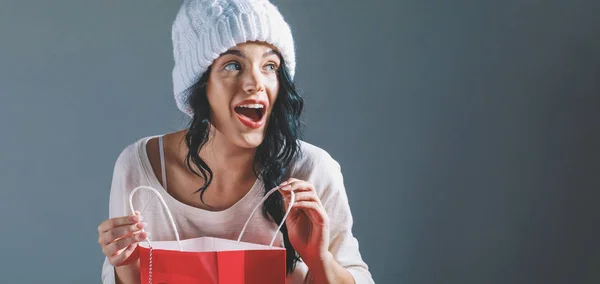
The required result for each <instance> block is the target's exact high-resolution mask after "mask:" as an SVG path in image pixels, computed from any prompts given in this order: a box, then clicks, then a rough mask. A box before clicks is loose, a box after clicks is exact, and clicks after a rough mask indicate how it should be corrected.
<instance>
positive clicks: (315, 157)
mask: <svg viewBox="0 0 600 284" xmlns="http://www.w3.org/2000/svg"><path fill="white" fill-rule="evenodd" d="M299 144H300V154H299V155H298V158H297V159H296V161H295V163H294V165H293V167H292V168H293V171H294V174H297V175H298V174H303V173H304V174H309V172H313V171H316V170H338V171H339V170H340V165H339V163H338V162H337V161H336V160H335V159H334V158H333V157H332V156H331V155H330V154H329V152H327V151H326V150H325V149H323V148H320V147H319V146H315V145H313V144H310V143H308V142H306V141H299Z"/></svg>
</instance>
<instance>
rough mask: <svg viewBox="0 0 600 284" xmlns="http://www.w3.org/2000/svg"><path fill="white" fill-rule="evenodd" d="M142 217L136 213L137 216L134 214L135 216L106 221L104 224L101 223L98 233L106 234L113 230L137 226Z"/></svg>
mask: <svg viewBox="0 0 600 284" xmlns="http://www.w3.org/2000/svg"><path fill="white" fill-rule="evenodd" d="M140 217H141V216H140V215H139V212H137V211H136V214H134V215H129V216H123V217H117V218H111V219H108V220H105V221H104V222H102V223H100V225H99V226H98V232H99V233H104V232H107V231H109V230H111V229H112V228H116V227H120V226H125V225H131V224H135V223H137V222H139V221H140V219H141V218H140Z"/></svg>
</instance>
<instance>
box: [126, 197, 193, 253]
mask: <svg viewBox="0 0 600 284" xmlns="http://www.w3.org/2000/svg"><path fill="white" fill-rule="evenodd" d="M140 189H148V190H150V191H152V192H153V193H154V194H156V196H157V197H158V199H160V203H162V206H163V207H164V208H165V210H166V211H167V215H168V216H169V221H171V226H172V228H173V231H174V232H175V238H177V243H178V244H179V250H180V251H183V246H182V245H181V240H179V232H178V231H177V226H175V221H173V216H172V215H171V211H170V210H169V207H168V206H167V204H166V203H165V200H164V199H163V198H162V196H161V195H160V193H159V192H158V191H157V190H156V189H154V188H152V187H149V186H145V185H141V186H138V187H136V188H134V189H133V190H132V191H131V193H130V194H129V209H131V214H135V210H134V209H133V195H134V194H135V193H136V192H137V191H138V190H140ZM142 231H143V230H142ZM146 241H147V242H148V244H149V245H150V246H152V243H151V242H150V236H148V234H146Z"/></svg>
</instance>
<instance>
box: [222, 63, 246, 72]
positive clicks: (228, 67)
mask: <svg viewBox="0 0 600 284" xmlns="http://www.w3.org/2000/svg"><path fill="white" fill-rule="evenodd" d="M223 69H225V71H237V70H240V69H242V66H241V65H240V64H239V63H237V62H230V63H227V64H225V67H223Z"/></svg>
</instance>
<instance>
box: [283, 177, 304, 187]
mask: <svg viewBox="0 0 600 284" xmlns="http://www.w3.org/2000/svg"><path fill="white" fill-rule="evenodd" d="M295 181H299V179H297V178H288V179H287V180H285V181H284V182H282V183H281V184H279V186H285V185H287V184H290V183H292V182H295Z"/></svg>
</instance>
